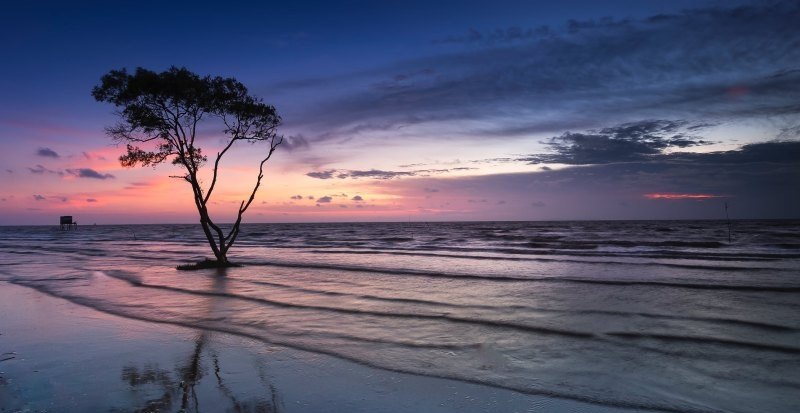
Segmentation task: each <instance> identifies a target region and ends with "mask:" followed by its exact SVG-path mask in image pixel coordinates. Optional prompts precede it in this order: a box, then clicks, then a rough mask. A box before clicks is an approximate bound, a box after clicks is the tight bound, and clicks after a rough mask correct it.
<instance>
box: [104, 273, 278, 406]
mask: <svg viewBox="0 0 800 413" xmlns="http://www.w3.org/2000/svg"><path fill="white" fill-rule="evenodd" d="M219 271H224V269H220V270H219ZM219 275H220V276H218V277H216V278H215V280H214V283H213V286H212V288H213V289H214V290H215V291H217V292H224V291H225V289H226V288H225V277H224V273H223V274H219ZM219 305H223V304H222V303H220V302H219V300H218V299H217V298H216V297H210V298H209V299H208V302H207V306H206V314H205V315H206V316H208V317H212V316H217V314H215V313H218V312H219V313H224V311H220V308H218V306H219ZM212 334H213V333H209V332H200V333H199V334H198V335H197V337H196V338H195V346H194V351H193V352H192V354H191V357H189V359H188V360H187V361H186V363H185V364H180V365H178V366H176V368H175V371H174V373H175V374H174V375H173V374H172V372H170V371H169V370H166V369H162V368H160V367H159V366H158V365H157V364H146V365H144V367H142V368H141V369H140V368H138V367H136V366H135V365H128V366H125V367H124V368H123V369H122V380H123V381H124V382H126V383H128V385H129V386H130V389H131V393H132V396H133V399H134V400H136V402H135V404H136V405H138V406H141V407H132V408H126V409H114V410H112V411H113V412H119V413H123V412H124V413H154V412H168V411H176V410H177V411H179V412H183V413H199V412H200V411H201V407H204V408H205V409H206V410H207V411H211V412H237V413H240V412H241V413H278V412H279V406H280V405H281V403H280V400H279V397H278V394H277V391H276V390H275V387H274V386H273V385H272V384H270V383H269V382H268V380H267V379H266V376H265V375H264V373H263V371H262V370H260V369H259V370H258V378H259V380H260V382H261V384H262V385H263V392H259V393H262V394H259V395H257V396H255V397H250V398H248V399H246V400H240V399H239V398H238V397H237V396H236V393H235V392H234V391H233V389H232V388H231V387H230V386H229V385H228V384H226V383H225V380H224V378H223V377H224V376H223V375H222V374H221V372H220V362H219V357H218V355H217V353H216V352H215V351H214V350H213V349H212V348H210V346H209V337H210V336H211V335H212ZM204 356H206V357H205V359H207V358H208V357H209V356H210V358H211V366H207V365H206V364H204V363H203V361H204ZM208 367H212V368H213V371H214V377H215V378H216V386H208V385H205V386H202V387H203V389H204V391H208V389H210V388H214V391H213V394H204V396H208V397H204V398H203V399H204V400H211V401H212V402H211V404H213V405H210V406H201V405H200V399H199V398H198V394H197V388H198V386H199V385H200V384H201V382H202V381H203V378H204V377H206V376H207V374H206V372H207V369H208ZM142 399H144V400H142Z"/></svg>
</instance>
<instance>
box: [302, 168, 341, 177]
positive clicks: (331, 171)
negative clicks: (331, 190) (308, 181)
mask: <svg viewBox="0 0 800 413" xmlns="http://www.w3.org/2000/svg"><path fill="white" fill-rule="evenodd" d="M335 173H336V170H335V169H329V170H327V171H319V172H309V173H307V174H306V176H309V177H311V178H317V179H331V178H333V174H335Z"/></svg>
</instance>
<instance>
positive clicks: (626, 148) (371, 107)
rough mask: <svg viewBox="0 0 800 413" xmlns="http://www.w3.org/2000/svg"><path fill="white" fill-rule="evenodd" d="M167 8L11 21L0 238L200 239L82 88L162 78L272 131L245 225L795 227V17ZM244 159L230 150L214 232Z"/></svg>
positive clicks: (69, 8)
mask: <svg viewBox="0 0 800 413" xmlns="http://www.w3.org/2000/svg"><path fill="white" fill-rule="evenodd" d="M165 3H166V2H147V1H137V2H124V1H123V2H74V3H69V4H67V3H65V2H50V3H48V2H28V3H18V4H15V5H13V6H6V7H5V9H6V10H4V13H3V16H2V17H0V32H1V33H2V38H3V39H4V46H3V55H4V60H5V62H6V63H5V64H3V65H2V66H0V90H1V91H2V93H1V94H0V102H1V104H2V107H3V113H2V114H0V144H2V145H3V147H4V148H5V150H4V151H3V153H2V154H0V161H2V166H3V169H4V173H5V175H6V180H5V183H4V184H3V186H2V187H0V202H2V203H4V204H5V205H4V208H3V209H5V210H7V211H9V212H8V213H6V214H5V217H4V218H2V221H0V223H3V224H13V223H44V222H49V220H51V218H50V217H51V216H52V215H53V214H54V213H57V212H63V211H75V210H77V211H79V212H80V213H81V214H83V215H85V216H86V217H87V219H89V220H91V221H95V222H120V221H121V222H129V221H137V222H173V221H178V222H193V221H194V218H193V213H192V211H191V205H190V202H188V203H185V204H186V208H184V207H183V206H182V205H183V203H180V202H179V201H177V200H176V201H174V202H173V201H170V200H169V199H170V198H169V197H168V195H169V194H175V193H181V192H180V191H185V190H186V188H180V187H179V183H177V182H175V183H171V182H162V181H157V180H156V177H159V176H162V177H163V176H166V175H168V174H169V170H166V169H160V170H156V171H153V170H151V169H145V170H125V169H122V168H121V167H119V165H115V163H114V158H115V157H116V156H117V153H118V152H121V150H120V149H119V148H114V147H113V146H110V142H109V140H108V138H107V137H105V136H104V134H103V127H104V126H106V125H109V124H112V123H113V122H114V121H115V118H114V115H113V113H112V110H113V108H111V107H108V106H106V105H104V104H100V103H97V102H95V101H94V100H93V99H92V97H91V95H90V93H89V92H90V90H91V88H92V86H94V85H95V84H97V82H98V80H99V78H100V76H102V75H103V74H105V73H106V72H108V71H109V70H111V69H118V68H122V67H127V68H129V69H134V68H135V67H138V66H142V67H146V68H149V69H152V70H164V69H166V68H168V67H169V66H171V65H176V66H186V67H188V68H189V69H191V70H193V71H195V72H197V73H200V74H213V75H223V76H232V77H235V78H237V79H239V80H241V81H242V82H243V83H245V84H246V85H247V86H248V87H249V88H250V90H251V92H253V93H255V94H257V95H259V96H261V97H263V98H264V99H265V100H266V101H267V102H269V103H271V104H274V105H275V106H276V107H277V108H278V111H279V112H280V114H281V115H282V117H283V120H284V124H283V126H282V128H281V132H282V133H283V134H284V135H285V136H286V137H287V141H286V144H285V145H284V147H283V148H282V149H281V151H279V153H278V154H277V156H276V158H275V160H274V162H273V161H270V162H271V163H270V169H268V182H267V185H266V187H265V189H264V191H263V192H262V193H260V197H261V199H262V201H261V203H260V204H259V208H260V209H259V210H258V211H256V212H255V213H254V214H252V215H253V216H252V219H253V220H255V221H321V220H322V221H324V220H351V221H352V220H355V221H357V220H392V219H408V216H410V215H413V216H414V217H417V218H418V219H421V220H450V219H458V220H461V219H468V220H469V219H522V220H524V219H625V218H636V219H645V218H714V217H718V216H719V211H720V210H721V207H720V206H721V205H722V203H724V202H729V203H731V204H732V205H733V206H734V208H732V211H734V212H735V213H736V214H738V216H740V217H752V218H758V217H763V218H779V217H797V211H800V192H799V190H798V189H797V188H798V187H799V186H798V185H796V183H797V182H798V181H800V179H798V178H800V149H798V143H797V131H798V129H797V128H798V125H799V124H800V122H798V116H797V115H798V112H800V107H798V103H797V102H798V101H800V99H798V98H800V86H799V85H800V82H798V80H800V47H798V46H800V31H798V30H797V29H796V27H795V26H796V22H797V21H798V18H800V6H798V4H797V3H796V2H789V1H784V2H780V1H777V2H773V1H762V2H745V1H738V2H734V1H726V2H720V1H706V2H702V1H673V2H669V3H666V2H660V1H609V2H594V1H561V2H557V3H556V4H553V3H552V2H536V1H520V2H503V1H495V2H486V1H481V2H470V1H442V2H408V1H406V2H340V3H336V4H333V3H330V2H282V3H276V2H228V3H221V2H220V3H214V2H169V3H168V4H165ZM207 132H208V136H209V138H208V139H209V140H208V142H209V143H208V144H209V145H210V146H213V145H215V144H217V143H218V142H217V140H215V137H217V135H215V133H216V132H215V129H213V127H212V126H209V129H208V130H207ZM48 151H50V152H52V154H50V152H48ZM43 154H45V155H43ZM53 154H54V155H55V156H53ZM254 159H255V158H254V156H252V154H251V153H249V152H248V151H247V150H243V151H240V152H237V153H234V154H233V158H232V161H231V162H232V165H233V170H234V174H233V176H232V177H231V180H232V181H231V182H232V184H231V185H230V187H231V188H232V190H231V191H230V193H229V194H227V195H224V194H223V196H228V198H224V199H221V200H220V202H221V204H220V212H219V213H220V214H221V216H222V217H223V220H224V217H226V216H227V215H226V214H227V212H226V209H225V208H224V204H225V202H235V200H236V199H238V198H237V196H238V197H241V195H240V194H237V191H235V189H237V188H238V187H237V186H236V184H235V182H238V180H240V177H241V179H244V178H243V177H246V176H247V173H248V171H250V172H252V169H247V168H248V167H249V168H255V166H256V164H254V163H253V160H254ZM86 170H90V171H92V172H93V173H81V172H80V171H84V172H85V171H86ZM70 171H72V172H70ZM76 171H77V172H76ZM237 174H240V175H237ZM145 184H146V185H145ZM142 188H151V189H148V190H149V191H155V192H147V191H148V190H144V189H142ZM152 188H160V191H161V192H158V191H157V190H155V189H152ZM238 189H242V191H241V192H246V189H243V188H238ZM135 190H141V191H144V192H135V194H136V195H135V196H134V192H132V191H135ZM126 191H127V192H126ZM147 194H149V195H147ZM300 194H302V198H303V199H302V200H300V199H298V195H300ZM342 194H347V196H342ZM653 194H668V195H676V196H672V197H653V196H650V195H653ZM143 195H147V197H149V198H150V199H151V201H149V203H148V204H147V205H141V206H138V207H136V210H137V213H136V214H132V213H129V212H126V208H131V205H135V204H131V202H130V201H126V202H123V200H125V199H131V198H135V199H141V198H142V197H143ZM677 195H707V197H695V196H688V197H680V196H677ZM356 196H358V197H360V198H361V199H362V200H361V201H353V199H354V198H355V197H356ZM292 197H294V198H292ZM312 197H313V199H311V198H312ZM326 197H328V198H329V199H331V200H332V202H317V201H318V200H319V199H320V198H323V199H325V198H326ZM89 199H92V200H93V201H88V200H89ZM184 199H185V200H188V199H189V198H188V195H186V196H184ZM344 200H347V201H348V202H344ZM143 211H144V212H143Z"/></svg>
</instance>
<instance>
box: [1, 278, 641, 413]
mask: <svg viewBox="0 0 800 413" xmlns="http://www.w3.org/2000/svg"><path fill="white" fill-rule="evenodd" d="M0 313H2V314H3V316H2V321H0V334H2V335H0V351H2V353H3V356H2V359H3V361H2V362H0V411H2V412H4V413H5V412H175V411H185V412H200V411H206V412H223V411H230V412H378V411H380V412H564V413H567V412H575V413H577V412H585V413H588V412H591V413H612V412H632V411H634V412H635V411H636V410H628V409H625V410H622V409H614V408H609V407H604V406H596V405H591V404H586V403H580V402H575V401H570V400H559V399H555V398H550V397H541V396H531V395H525V394H521V393H517V392H513V391H508V390H503V389H496V388H492V387H488V386H480V385H475V384H469V383H463V382H459V381H454V380H446V379H436V378H430V377H422V376H416V375H410V374H402V373H395V372H390V371H385V370H379V369H374V368H370V367H367V366H363V365H360V364H357V363H352V362H348V361H343V360H340V359H336V358H334V357H330V356H325V355H319V354H313V353H308V352H303V351H297V350H293V349H288V348H285V347H279V346H270V345H266V344H264V343H261V342H258V341H255V340H252V339H247V338H242V337H235V336H231V335H227V334H220V333H215V332H208V331H202V330H193V329H189V328H183V327H176V326H170V325H165V324H157V323H148V322H143V321H138V320H131V319H126V318H122V317H117V316H113V315H108V314H104V313H101V312H98V311H94V310H92V309H89V308H86V307H82V306H79V305H76V304H73V303H70V302H67V301H65V300H61V299H58V298H54V297H51V296H48V295H46V294H42V293H40V292H37V291H34V290H31V289H28V288H25V287H20V286H16V285H12V284H9V283H6V282H0Z"/></svg>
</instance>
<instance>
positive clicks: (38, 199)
mask: <svg viewBox="0 0 800 413" xmlns="http://www.w3.org/2000/svg"><path fill="white" fill-rule="evenodd" d="M33 199H34V200H36V201H44V200H45V197H43V196H41V195H34V196H33Z"/></svg>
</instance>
